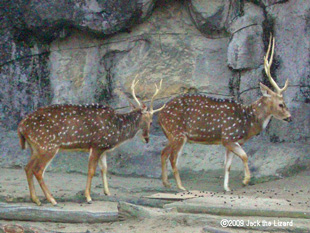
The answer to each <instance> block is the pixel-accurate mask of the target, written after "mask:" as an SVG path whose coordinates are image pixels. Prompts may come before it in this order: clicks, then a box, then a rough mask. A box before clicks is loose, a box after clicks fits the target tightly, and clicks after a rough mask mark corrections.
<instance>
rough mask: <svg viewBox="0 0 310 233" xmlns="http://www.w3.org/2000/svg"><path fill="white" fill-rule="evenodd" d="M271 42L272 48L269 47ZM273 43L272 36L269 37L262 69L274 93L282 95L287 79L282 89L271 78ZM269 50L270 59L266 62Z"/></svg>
mask: <svg viewBox="0 0 310 233" xmlns="http://www.w3.org/2000/svg"><path fill="white" fill-rule="evenodd" d="M271 40H272V47H271ZM274 43H275V39H274V37H273V38H272V35H270V39H269V45H268V50H267V53H266V55H265V56H264V68H265V72H266V75H267V77H268V79H269V81H270V83H271V85H272V86H273V87H274V88H275V90H276V92H277V93H278V94H279V95H280V94H282V92H283V91H285V90H286V89H287V87H288V79H287V80H286V82H285V85H284V87H283V88H280V87H279V86H278V84H277V83H276V82H275V81H274V79H273V78H272V77H271V74H270V68H271V65H272V60H273V55H274ZM270 48H271V55H270V59H269V61H268V57H269V53H270Z"/></svg>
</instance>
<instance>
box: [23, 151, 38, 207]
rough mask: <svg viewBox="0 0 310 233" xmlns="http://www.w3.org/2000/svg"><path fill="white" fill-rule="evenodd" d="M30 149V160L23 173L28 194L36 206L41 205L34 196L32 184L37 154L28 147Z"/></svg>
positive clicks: (35, 195) (34, 191)
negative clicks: (24, 173) (26, 182)
mask: <svg viewBox="0 0 310 233" xmlns="http://www.w3.org/2000/svg"><path fill="white" fill-rule="evenodd" d="M30 149H31V158H30V160H29V162H28V164H27V165H26V167H25V172H26V176H27V181H28V186H29V192H30V198H31V200H32V201H33V202H34V203H36V204H37V205H41V202H40V200H39V198H38V196H37V194H36V190H35V188H34V183H33V167H34V166H35V165H36V163H37V160H36V156H37V153H36V150H33V149H32V147H31V146H30Z"/></svg>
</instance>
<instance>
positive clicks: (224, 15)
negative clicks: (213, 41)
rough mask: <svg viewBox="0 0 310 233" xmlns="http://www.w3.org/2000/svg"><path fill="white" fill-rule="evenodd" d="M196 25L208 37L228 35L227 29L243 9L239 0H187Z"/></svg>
mask: <svg viewBox="0 0 310 233" xmlns="http://www.w3.org/2000/svg"><path fill="white" fill-rule="evenodd" d="M186 2H187V7H188V10H189V12H190V15H191V17H192V19H193V22H194V23H195V25H196V27H197V28H198V29H199V30H200V31H201V32H202V33H204V34H205V35H206V36H207V37H219V36H223V35H225V34H226V35H227V29H228V28H229V26H230V24H231V23H232V22H233V20H235V19H236V18H237V17H238V16H239V15H240V14H241V11H242V3H241V1H238V0H229V1H225V0H221V1H219V0H211V1H205V0H192V1H186Z"/></svg>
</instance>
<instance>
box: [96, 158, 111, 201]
mask: <svg viewBox="0 0 310 233" xmlns="http://www.w3.org/2000/svg"><path fill="white" fill-rule="evenodd" d="M99 166H100V168H101V175H102V182H103V189H104V194H105V195H108V196H110V195H111V193H110V191H109V186H108V179H107V170H108V165H107V154H106V153H103V154H102V155H101V157H100V160H99Z"/></svg>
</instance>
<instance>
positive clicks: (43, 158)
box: [33, 149, 58, 205]
mask: <svg viewBox="0 0 310 233" xmlns="http://www.w3.org/2000/svg"><path fill="white" fill-rule="evenodd" d="M57 152H58V149H54V150H49V151H40V152H39V154H38V156H37V157H36V160H35V161H34V163H35V165H34V166H33V174H34V175H35V177H36V178H37V180H38V183H39V185H40V186H41V189H42V191H43V193H44V195H45V197H46V199H47V200H48V201H49V202H51V203H52V204H53V205H57V202H56V200H55V199H54V198H53V196H52V194H51V192H50V191H49V189H48V188H47V186H46V184H45V182H44V179H43V177H44V172H45V169H46V168H47V166H48V164H49V163H50V162H51V161H52V159H53V158H54V156H55V155H56V154H57Z"/></svg>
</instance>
